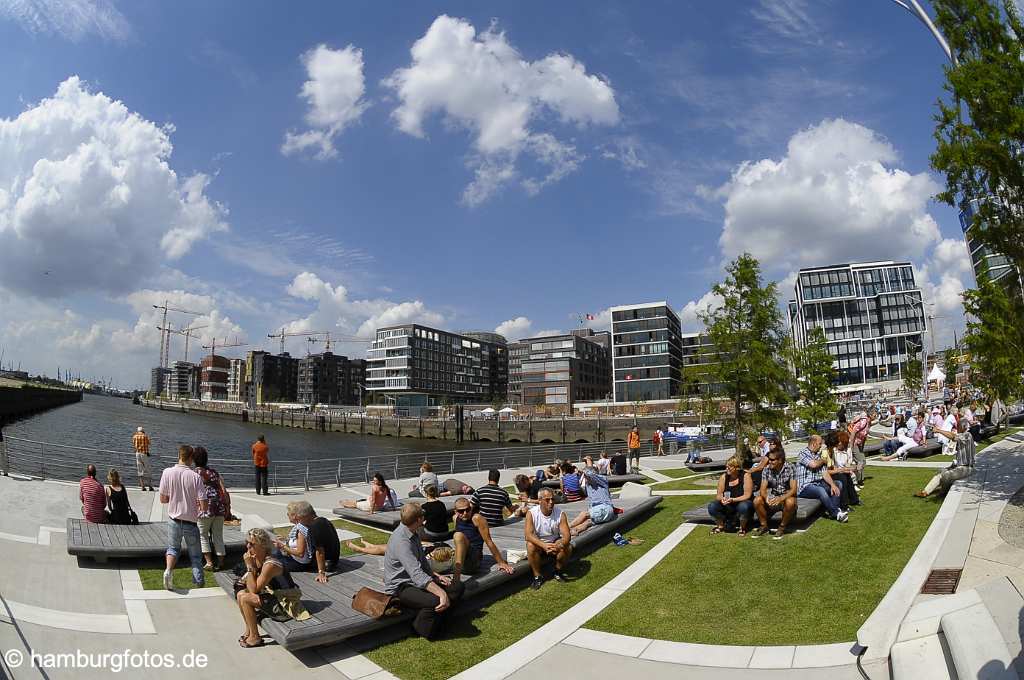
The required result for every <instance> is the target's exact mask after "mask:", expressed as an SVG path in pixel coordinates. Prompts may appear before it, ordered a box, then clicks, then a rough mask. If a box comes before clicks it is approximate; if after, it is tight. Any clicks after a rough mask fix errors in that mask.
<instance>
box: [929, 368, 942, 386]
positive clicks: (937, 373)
mask: <svg viewBox="0 0 1024 680" xmlns="http://www.w3.org/2000/svg"><path fill="white" fill-rule="evenodd" d="M933 380H934V381H937V382H940V383H941V382H946V374H945V373H943V372H942V369H941V368H939V365H938V364H935V365H934V366H932V372H931V373H929V374H928V382H932V381H933Z"/></svg>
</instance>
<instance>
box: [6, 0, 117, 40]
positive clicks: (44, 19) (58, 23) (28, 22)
mask: <svg viewBox="0 0 1024 680" xmlns="http://www.w3.org/2000/svg"><path fill="white" fill-rule="evenodd" d="M0 16H4V17H6V18H8V19H11V20H13V21H16V22H17V23H18V24H20V25H21V27H22V28H23V29H25V30H26V31H28V32H29V33H45V34H51V35H54V34H55V35H59V36H62V37H64V38H66V39H68V40H71V41H72V42H78V41H80V40H82V39H83V38H85V37H86V36H88V35H93V34H95V35H98V36H99V37H101V38H104V39H106V40H115V41H122V40H126V39H128V37H129V36H130V35H131V26H130V25H129V24H128V20H127V19H125V18H124V15H123V14H121V12H120V11H118V9H117V7H115V6H114V4H113V3H112V2H111V1H110V0H0Z"/></svg>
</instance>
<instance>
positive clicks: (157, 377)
mask: <svg viewBox="0 0 1024 680" xmlns="http://www.w3.org/2000/svg"><path fill="white" fill-rule="evenodd" d="M170 376H171V369H169V368H160V367H159V366H157V367H156V368H154V369H153V370H151V371H150V372H149V394H150V396H151V397H152V398H154V399H156V398H158V397H162V396H164V388H165V387H167V384H168V381H169V378H170Z"/></svg>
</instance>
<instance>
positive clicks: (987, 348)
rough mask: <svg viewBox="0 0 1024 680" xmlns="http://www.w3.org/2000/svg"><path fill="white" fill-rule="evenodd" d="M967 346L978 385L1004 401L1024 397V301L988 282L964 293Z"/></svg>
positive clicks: (981, 283) (979, 283) (965, 339)
mask: <svg viewBox="0 0 1024 680" xmlns="http://www.w3.org/2000/svg"><path fill="white" fill-rule="evenodd" d="M964 312H966V314H967V318H968V322H967V333H966V334H965V335H964V346H965V347H966V348H967V353H968V355H969V356H970V363H971V368H972V373H973V374H975V376H976V378H975V382H976V383H980V384H979V386H980V387H982V388H983V389H984V390H985V391H986V392H988V393H989V394H991V395H994V396H997V397H999V398H1000V399H1002V400H1003V401H1006V400H1007V399H1010V398H1016V397H1024V380H1022V378H1021V369H1022V368H1024V324H1022V323H1021V319H1022V318H1024V302H1021V300H1020V299H1019V298H1017V297H1016V296H1011V295H1009V294H1007V291H1006V289H1005V288H1004V287H1003V286H1001V285H1000V284H999V283H993V282H992V281H989V280H987V279H982V280H981V281H979V282H978V289H977V290H968V291H966V292H965V293H964Z"/></svg>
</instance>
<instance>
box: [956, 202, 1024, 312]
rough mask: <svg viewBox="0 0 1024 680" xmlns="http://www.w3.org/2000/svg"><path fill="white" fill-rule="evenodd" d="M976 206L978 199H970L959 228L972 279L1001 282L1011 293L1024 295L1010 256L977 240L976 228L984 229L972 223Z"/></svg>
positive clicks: (1019, 275) (961, 217)
mask: <svg viewBox="0 0 1024 680" xmlns="http://www.w3.org/2000/svg"><path fill="white" fill-rule="evenodd" d="M977 207H978V199H975V200H973V201H971V203H970V205H969V206H968V208H967V210H964V211H962V212H961V213H960V229H961V230H962V231H963V232H964V241H966V242H967V251H968V252H969V253H970V255H971V268H972V269H973V270H974V280H975V281H976V282H978V283H980V282H981V281H983V280H985V279H988V280H989V281H992V282H995V283H1001V284H1002V285H1004V286H1005V287H1006V289H1007V290H1008V291H1009V292H1010V293H1011V294H1013V295H1017V296H1021V295H1024V283H1022V278H1021V273H1020V271H1018V270H1017V267H1015V266H1014V264H1013V263H1012V262H1011V261H1010V258H1008V257H1006V256H1005V255H1001V254H999V253H997V252H993V251H992V250H991V249H990V248H989V247H988V246H986V245H984V244H982V243H981V242H979V241H978V240H977V238H976V236H977V232H978V230H979V229H984V225H978V226H975V225H974V215H975V212H976V211H977Z"/></svg>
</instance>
